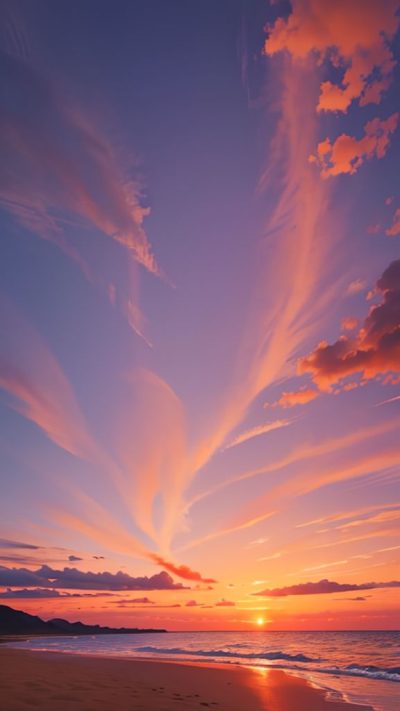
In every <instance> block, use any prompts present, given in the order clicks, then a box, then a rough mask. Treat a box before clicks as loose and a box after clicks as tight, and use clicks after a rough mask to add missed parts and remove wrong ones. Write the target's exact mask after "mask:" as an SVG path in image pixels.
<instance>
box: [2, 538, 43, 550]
mask: <svg viewBox="0 0 400 711" xmlns="http://www.w3.org/2000/svg"><path fill="white" fill-rule="evenodd" d="M0 548H7V549H8V548H21V549H23V550H30V551H38V550H39V549H40V546H34V545H33V544H32V543H21V541H10V540H9V539H8V538H0Z"/></svg>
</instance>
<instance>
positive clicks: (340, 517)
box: [296, 502, 400, 528]
mask: <svg viewBox="0 0 400 711" xmlns="http://www.w3.org/2000/svg"><path fill="white" fill-rule="evenodd" d="M398 507H400V503H393V502H391V503H389V504H374V505H373V506H363V507H362V508H359V509H355V510H352V511H341V512H340V513H335V514H329V515H328V516H321V517H319V518H314V519H311V520H310V521H305V522H304V523H298V524H297V525H296V528H305V527H307V526H316V525H320V524H329V523H337V522H340V521H346V520H350V519H354V518H357V519H358V518H359V517H360V516H363V515H368V514H371V513H372V514H375V513H376V512H377V511H384V510H386V509H396V508H398Z"/></svg>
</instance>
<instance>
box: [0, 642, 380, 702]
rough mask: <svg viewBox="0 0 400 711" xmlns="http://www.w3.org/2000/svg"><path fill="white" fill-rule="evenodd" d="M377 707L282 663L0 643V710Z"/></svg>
mask: <svg viewBox="0 0 400 711" xmlns="http://www.w3.org/2000/svg"><path fill="white" fill-rule="evenodd" d="M35 709H38V710H40V711H179V710H180V709H181V710H182V711H202V709H215V710H216V711H373V710H372V709H371V708H370V707H366V706H363V707H361V706H358V705H354V704H346V703H342V702H331V701H327V700H326V698H325V694H324V692H323V691H322V690H319V689H315V688H313V687H312V686H311V685H309V684H308V683H307V682H306V681H304V680H303V679H299V678H297V677H295V676H290V675H288V674H286V673H285V672H283V671H280V670H271V671H269V670H268V671H266V670H263V671H256V670H254V669H248V668H243V667H237V666H232V667H227V666H218V667H217V666H214V667H213V666H206V665H196V666H192V665H189V664H181V663H175V662H173V663H170V662H159V661H147V660H146V661H143V660H132V659H115V658H102V657H93V656H92V657H89V656H77V655H72V654H62V653H55V652H31V651H27V650H19V649H11V648H7V647H5V646H2V648H1V649H0V711H28V710H29V711H34V710H35Z"/></svg>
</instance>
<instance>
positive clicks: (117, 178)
mask: <svg viewBox="0 0 400 711" xmlns="http://www.w3.org/2000/svg"><path fill="white" fill-rule="evenodd" d="M1 62H2V65H3V67H4V71H3V72H2V84H3V86H2V94H3V96H5V95H8V96H11V97H12V99H13V100H12V101H11V102H8V104H7V108H4V109H3V111H2V113H1V114H0V127H1V137H2V139H1V140H2V144H1V151H2V178H1V179H0V201H1V205H2V207H3V209H6V210H7V211H8V212H9V213H10V214H12V215H13V216H14V217H16V218H17V219H18V220H19V222H21V223H22V224H23V225H24V227H26V228H28V229H29V230H30V231H31V232H33V233H35V234H37V235H39V236H40V237H42V238H44V239H46V240H50V241H52V242H54V243H55V244H57V246H58V247H60V248H61V249H62V250H63V251H64V252H65V253H66V254H67V255H68V256H69V257H71V258H72V259H74V260H75V261H76V262H77V263H78V264H79V266H81V268H83V271H85V272H86V275H88V274H89V273H90V270H91V268H90V266H88V265H86V263H85V259H84V257H83V256H82V252H81V250H80V248H79V246H78V245H76V244H74V242H73V241H71V240H70V238H69V237H67V235H66V233H65V231H64V225H65V223H67V224H68V223H71V222H72V223H74V221H75V222H76V221H78V222H77V225H78V226H79V227H80V228H85V227H86V228H95V229H96V230H98V231H99V232H100V233H101V234H102V235H104V236H105V237H107V238H109V239H110V240H112V241H114V242H116V243H118V244H119V245H121V246H122V247H123V248H124V249H126V250H127V251H128V252H129V253H130V254H131V255H132V257H134V259H136V260H137V261H138V262H139V263H141V264H143V265H144V266H145V267H146V268H147V269H148V270H149V271H151V272H153V273H157V272H158V268H157V265H156V262H155V259H154V257H153V255H152V253H151V249H150V246H149V243H148V239H147V236H146V233H145V231H144V229H143V219H144V217H145V216H146V214H147V212H148V211H147V210H146V209H145V208H143V207H142V206H141V204H140V189H139V188H138V186H137V185H135V184H134V183H133V182H132V181H128V180H127V179H126V178H124V175H123V172H122V171H121V169H120V167H119V165H118V162H117V160H116V157H115V155H114V152H113V150H112V147H111V145H110V144H109V143H108V142H107V140H106V139H105V137H104V136H102V135H101V133H100V131H98V130H97V129H96V128H95V123H94V122H93V120H89V119H88V118H86V117H85V116H84V114H83V113H82V112H81V111H79V110H77V109H76V107H74V106H71V105H69V104H68V103H67V102H66V101H65V100H64V98H63V97H62V95H60V92H59V91H58V89H57V87H56V86H55V85H54V83H53V82H52V81H51V79H50V78H49V77H46V76H44V74H43V73H41V72H40V70H38V69H36V68H34V67H33V64H32V61H29V62H28V61H26V58H21V57H18V56H15V55H13V54H11V53H9V52H2V53H1ZM27 105H29V111H28V112H27V111H25V108H24V107H26V106H27Z"/></svg>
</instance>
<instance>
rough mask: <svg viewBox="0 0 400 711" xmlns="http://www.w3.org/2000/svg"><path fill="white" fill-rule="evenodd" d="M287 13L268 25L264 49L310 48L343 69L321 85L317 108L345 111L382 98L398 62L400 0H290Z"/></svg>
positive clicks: (299, 54)
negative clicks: (394, 42)
mask: <svg viewBox="0 0 400 711" xmlns="http://www.w3.org/2000/svg"><path fill="white" fill-rule="evenodd" d="M291 4H292V12H291V14H290V15H289V16H288V18H287V19H283V18H278V19H277V20H276V21H275V22H274V23H273V24H272V25H271V26H269V27H268V30H269V37H268V39H267V41H266V43H265V52H266V53H267V54H269V55H273V54H275V53H277V52H280V51H282V50H286V51H288V52H290V54H291V55H292V56H293V57H294V58H295V59H304V58H305V57H307V55H308V54H309V53H310V52H314V53H316V54H317V55H318V58H319V61H320V62H321V61H323V60H327V61H328V62H329V63H330V64H331V65H332V66H333V67H334V68H335V69H336V70H339V71H341V72H342V75H341V77H340V79H339V81H338V82H337V83H333V82H331V81H324V82H322V84H321V86H320V97H319V103H318V110H319V111H343V112H345V111H347V109H348V108H349V106H350V105H351V103H352V102H353V101H358V103H359V105H360V106H365V105H366V104H371V103H374V104H379V103H380V101H381V97H382V94H383V92H384V91H386V90H387V88H388V87H389V86H390V83H391V80H392V72H393V68H394V66H395V64H396V62H395V60H394V56H393V53H392V51H391V50H390V47H389V42H390V40H391V39H393V37H394V35H395V34H396V31H397V29H398V26H399V17H398V14H397V12H398V8H399V4H398V1H397V0H385V2H382V3H380V2H376V0H351V2H349V1H348V0H324V1H323V2H321V0H292V3H291Z"/></svg>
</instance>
